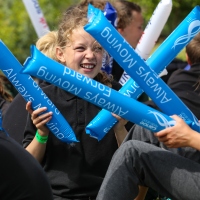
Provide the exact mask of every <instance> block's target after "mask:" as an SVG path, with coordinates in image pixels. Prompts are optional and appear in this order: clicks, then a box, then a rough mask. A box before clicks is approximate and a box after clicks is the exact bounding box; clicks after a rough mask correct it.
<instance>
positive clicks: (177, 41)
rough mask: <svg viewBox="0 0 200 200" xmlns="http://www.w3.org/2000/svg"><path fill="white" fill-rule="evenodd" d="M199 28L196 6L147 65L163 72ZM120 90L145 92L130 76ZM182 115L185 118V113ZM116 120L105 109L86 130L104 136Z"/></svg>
mask: <svg viewBox="0 0 200 200" xmlns="http://www.w3.org/2000/svg"><path fill="white" fill-rule="evenodd" d="M199 30H200V10H199V9H198V7H197V8H196V7H195V8H194V9H193V10H192V11H191V12H190V13H189V15H188V16H187V17H186V18H185V19H184V20H183V21H182V22H181V23H180V24H179V26H178V27H177V28H176V29H175V30H174V31H173V32H172V33H171V34H170V35H169V36H168V38H167V39H166V40H165V41H164V42H163V43H162V44H161V45H160V46H159V47H158V48H157V49H156V51H155V52H154V53H153V54H152V55H151V56H150V57H149V58H148V59H147V61H146V63H147V65H148V66H149V67H151V68H152V69H153V70H154V71H155V72H156V73H157V74H159V73H160V72H162V71H163V69H164V68H165V67H166V66H167V65H168V64H169V63H170V62H171V61H172V60H173V59H174V57H176V55H177V54H178V53H179V52H180V51H181V50H182V49H183V48H184V47H185V46H186V45H187V44H188V43H189V42H190V41H191V40H192V38H193V37H194V36H195V35H196V34H197V33H198V32H199ZM119 92H120V93H122V94H124V95H126V96H128V97H131V98H134V99H137V98H138V97H139V96H140V95H141V94H142V93H143V90H142V88H141V87H140V86H139V85H138V84H137V83H136V82H135V81H134V80H133V79H131V78H130V79H129V80H128V81H127V82H126V83H125V84H124V86H123V87H122V88H121V89H120V90H119ZM169 111H170V110H169ZM166 114H168V115H172V114H173V113H172V112H171V111H170V112H168V110H167V111H166ZM180 117H182V118H183V115H181V116H180ZM116 122H117V120H116V118H114V117H113V116H112V114H111V113H109V112H108V111H107V110H105V109H103V110H102V111H101V112H99V113H98V115H97V116H96V117H95V118H94V119H93V120H92V121H91V122H90V123H89V124H88V126H87V127H86V132H87V133H88V134H95V135H99V137H100V138H102V135H105V134H106V133H107V132H108V131H109V130H110V128H112V126H113V125H114V124H115V123H116ZM196 123H198V122H196Z"/></svg>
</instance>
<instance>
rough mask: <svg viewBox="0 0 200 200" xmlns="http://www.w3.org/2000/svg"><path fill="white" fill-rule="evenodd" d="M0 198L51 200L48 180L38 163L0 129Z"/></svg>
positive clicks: (3, 199)
mask: <svg viewBox="0 0 200 200" xmlns="http://www.w3.org/2000/svg"><path fill="white" fill-rule="evenodd" d="M0 160H1V164H0V199H1V200H12V199H14V200H21V199H27V200H45V199H46V200H47V199H48V200H51V199H53V197H52V192H51V187H50V184H49V181H48V179H47V177H46V174H45V173H44V171H43V169H42V167H41V166H40V165H39V163H38V162H37V161H36V160H35V159H34V158H33V157H32V156H31V155H30V154H29V153H28V152H27V151H26V150H25V149H24V148H23V147H22V146H20V145H19V144H18V143H17V142H16V141H14V140H13V139H12V138H10V137H9V136H7V135H6V134H5V133H4V132H3V131H0Z"/></svg>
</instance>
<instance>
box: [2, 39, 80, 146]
mask: <svg viewBox="0 0 200 200" xmlns="http://www.w3.org/2000/svg"><path fill="white" fill-rule="evenodd" d="M0 52H1V53H0V61H1V65H0V69H1V70H2V71H3V73H4V74H5V75H6V77H7V78H8V79H9V81H10V82H11V83H12V84H13V86H14V87H15V88H16V89H17V91H18V92H19V93H20V94H21V95H22V97H23V98H24V99H25V100H26V101H31V102H32V107H33V109H34V110H35V109H37V108H40V107H43V106H45V107H47V110H48V112H49V111H52V112H53V116H52V119H51V120H50V121H49V122H48V123H47V124H46V126H47V127H48V128H49V130H51V132H52V133H53V134H54V135H55V136H56V137H57V138H58V139H59V140H61V141H63V142H66V143H71V142H78V141H77V139H76V137H75V134H74V132H73V130H72V129H71V127H70V125H69V124H68V122H67V121H66V120H65V118H64V117H63V116H62V115H61V113H60V111H59V110H58V109H57V108H56V107H55V105H54V104H53V103H52V102H51V100H50V99H49V98H48V97H47V96H46V95H45V93H44V92H43V91H42V89H41V88H40V87H39V86H38V84H37V83H36V82H35V81H34V80H33V79H32V78H31V77H30V76H29V75H27V74H21V73H20V70H21V69H22V66H21V64H20V63H19V62H18V60H17V59H16V58H15V57H14V56H13V54H12V53H11V52H10V51H9V49H8V48H7V47H6V46H5V44H4V43H3V42H2V41H0ZM46 112H47V111H46Z"/></svg>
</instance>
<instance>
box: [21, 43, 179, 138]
mask: <svg viewBox="0 0 200 200" xmlns="http://www.w3.org/2000/svg"><path fill="white" fill-rule="evenodd" d="M31 52H32V56H31V57H29V58H28V59H27V60H26V62H25V63H24V67H23V68H22V70H21V72H22V73H26V74H30V75H32V76H34V77H37V78H39V79H42V80H45V81H48V82H49V83H51V84H54V85H56V86H57V87H60V88H62V89H63V90H66V91H68V92H70V93H72V94H74V95H76V96H78V97H80V98H82V99H84V100H86V101H88V102H90V103H93V104H95V105H96V106H99V107H101V108H104V109H107V110H108V111H110V112H113V113H115V114H117V115H119V116H121V117H123V118H125V119H127V120H130V121H132V122H134V123H136V124H139V125H141V126H143V127H145V128H147V129H149V130H152V131H155V132H157V131H159V130H162V129H164V128H166V127H169V126H173V125H174V123H175V120H173V119H172V118H170V117H169V116H167V115H165V114H163V113H161V112H159V111H157V110H155V109H153V108H151V107H149V106H146V105H144V104H142V103H141V102H138V101H136V100H134V99H132V98H129V97H126V96H124V95H122V94H120V93H119V92H117V91H116V90H113V89H112V88H109V87H108V86H105V85H103V84H101V83H99V82H97V81H95V80H93V79H91V78H89V77H86V76H84V75H83V74H80V73H78V72H76V71H74V70H72V69H70V68H68V67H66V66H64V65H62V64H60V63H58V62H56V61H54V60H52V59H51V58H49V57H47V56H45V55H44V54H42V53H41V52H40V51H39V50H38V49H37V48H36V47H35V46H31ZM93 137H95V136H93ZM95 138H96V137H95Z"/></svg>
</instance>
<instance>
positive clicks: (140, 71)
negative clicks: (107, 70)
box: [85, 6, 200, 132]
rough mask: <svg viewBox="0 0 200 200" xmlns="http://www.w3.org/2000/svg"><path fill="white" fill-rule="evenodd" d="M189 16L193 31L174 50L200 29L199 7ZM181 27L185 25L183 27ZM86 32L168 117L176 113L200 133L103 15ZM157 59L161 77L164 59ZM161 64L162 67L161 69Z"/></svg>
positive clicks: (183, 108) (170, 93)
mask: <svg viewBox="0 0 200 200" xmlns="http://www.w3.org/2000/svg"><path fill="white" fill-rule="evenodd" d="M190 14H191V15H193V18H190V17H191V16H190V15H189V16H188V17H187V18H186V21H185V22H187V24H188V22H191V21H192V23H191V26H190V29H189V30H188V31H189V34H187V35H184V36H182V37H181V38H178V39H177V41H176V42H175V44H174V45H173V46H172V47H171V49H172V51H175V50H176V51H177V50H179V48H180V47H179V44H180V43H186V42H187V41H189V40H190V39H191V37H192V36H193V35H195V34H196V33H198V32H199V30H200V21H199V20H197V19H199V18H200V7H199V6H196V7H195V8H194V9H193V10H192V12H191V13H190ZM182 26H186V25H184V24H182ZM182 28H183V27H182ZM85 30H86V31H87V32H88V33H90V34H91V35H92V36H93V37H94V38H95V39H96V40H97V41H98V42H99V43H100V44H101V45H102V46H103V47H104V48H105V49H106V50H107V51H108V52H109V53H110V54H111V56H112V57H113V58H115V60H116V61H117V62H118V63H119V64H120V65H121V67H123V69H124V70H125V71H127V73H128V74H129V75H130V76H131V77H132V78H133V79H135V81H136V82H137V83H138V85H139V86H140V87H141V88H143V90H144V91H145V92H146V93H147V95H148V96H150V97H151V98H152V100H153V101H154V102H155V103H156V104H157V106H158V107H159V108H160V109H161V110H162V111H163V112H164V113H167V114H168V115H173V114H177V115H179V116H181V117H182V118H183V119H184V120H185V121H193V122H194V123H193V126H192V128H193V129H194V130H196V131H198V132H199V128H200V127H199V123H198V120H197V119H196V117H195V116H194V114H193V113H192V112H191V111H190V110H189V109H188V108H187V107H186V106H185V105H184V103H183V102H182V101H181V100H180V99H179V98H178V97H177V96H176V95H175V94H174V93H173V91H171V89H170V88H169V87H168V86H167V85H166V84H165V83H164V82H163V81H162V79H160V78H159V77H158V75H157V74H156V73H155V72H154V70H153V69H151V68H150V67H149V66H148V65H147V64H146V62H145V61H144V60H143V59H142V58H141V57H140V56H139V55H138V54H137V53H136V52H135V51H134V49H133V48H132V47H131V46H130V45H129V44H128V43H127V42H126V41H125V40H124V39H123V38H122V37H121V35H120V34H119V33H118V32H117V31H116V30H115V29H114V28H113V27H112V26H111V25H110V23H109V22H108V21H107V20H106V18H105V17H104V16H103V15H102V14H101V12H99V13H98V14H97V15H96V16H94V18H93V20H90V22H89V23H88V24H87V25H86V26H85ZM166 46H167V44H164V43H163V44H162V47H161V50H163V48H164V47H166ZM181 48H182V46H181ZM163 52H164V51H163ZM172 56H173V55H172ZM172 56H171V54H168V57H167V59H166V63H169V61H170V60H172ZM154 58H156V63H157V64H158V65H157V66H158V68H157V73H158V74H159V73H160V72H161V71H162V70H161V68H162V63H160V61H161V59H162V56H160V58H158V57H156V56H155V57H154ZM149 59H150V60H149V62H150V63H151V62H152V60H153V58H151V57H150V58H149ZM157 59H158V60H157ZM162 62H163V60H162ZM159 64H161V65H160V66H159ZM160 67H161V68H160ZM177 105H178V106H177Z"/></svg>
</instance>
